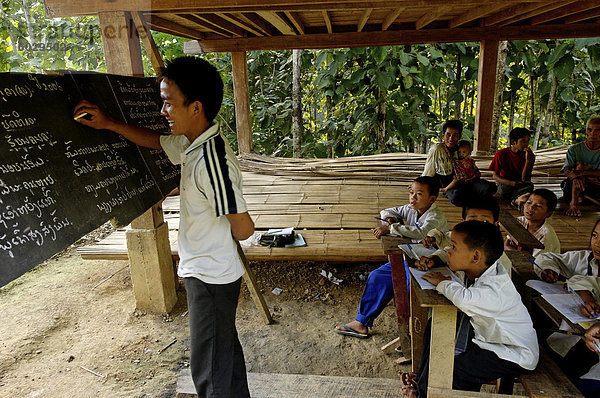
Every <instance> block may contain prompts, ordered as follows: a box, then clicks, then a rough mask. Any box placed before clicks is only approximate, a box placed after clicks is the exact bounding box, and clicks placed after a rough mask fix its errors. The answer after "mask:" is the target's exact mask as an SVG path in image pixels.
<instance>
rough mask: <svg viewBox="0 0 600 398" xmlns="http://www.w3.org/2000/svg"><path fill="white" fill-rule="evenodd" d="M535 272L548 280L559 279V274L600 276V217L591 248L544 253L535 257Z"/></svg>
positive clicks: (591, 237)
mask: <svg viewBox="0 0 600 398" xmlns="http://www.w3.org/2000/svg"><path fill="white" fill-rule="evenodd" d="M535 262H536V263H537V265H539V268H538V267H534V271H535V273H536V274H537V275H538V276H539V277H540V278H541V279H543V280H545V281H546V282H550V283H554V282H556V281H558V278H559V275H560V276H563V277H564V278H567V279H568V278H570V277H572V276H574V275H586V276H600V274H599V270H600V218H599V219H598V220H596V223H595V224H594V227H593V228H592V234H591V236H590V250H572V251H568V252H565V253H562V254H561V253H542V254H540V255H539V256H537V258H536V259H535Z"/></svg>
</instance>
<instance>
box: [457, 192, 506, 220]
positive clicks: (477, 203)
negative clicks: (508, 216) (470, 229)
mask: <svg viewBox="0 0 600 398" xmlns="http://www.w3.org/2000/svg"><path fill="white" fill-rule="evenodd" d="M470 209H481V210H489V211H491V212H492V216H493V217H494V222H497V221H498V218H499V217H500V206H498V201H497V200H496V199H495V198H493V197H490V198H485V199H479V200H475V199H474V200H472V201H471V202H468V203H467V204H465V205H464V206H463V208H462V218H463V220H464V219H465V218H467V212H468V211H469V210H470Z"/></svg>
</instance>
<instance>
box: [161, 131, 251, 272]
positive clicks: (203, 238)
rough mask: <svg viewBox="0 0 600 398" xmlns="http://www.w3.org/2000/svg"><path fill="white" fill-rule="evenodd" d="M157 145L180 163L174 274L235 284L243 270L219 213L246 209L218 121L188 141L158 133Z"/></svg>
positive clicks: (236, 169)
mask: <svg viewBox="0 0 600 398" xmlns="http://www.w3.org/2000/svg"><path fill="white" fill-rule="evenodd" d="M160 144H161V146H162V147H163V149H164V151H165V152H166V154H167V156H168V157H169V160H171V162H173V163H174V164H181V182H180V198H179V201H180V221H179V236H178V245H179V269H178V272H177V274H178V275H179V276H181V277H183V278H187V277H194V278H198V279H200V280H202V281H203V282H206V283H211V284H226V283H231V282H235V281H236V280H238V279H239V278H240V277H241V276H242V275H243V274H244V269H243V267H242V263H241V261H240V258H239V255H238V253H237V247H236V243H235V241H234V240H233V237H232V235H231V224H230V223H229V220H228V219H227V217H224V216H225V215H226V214H237V213H244V212H246V211H247V208H246V202H245V201H244V198H243V196H242V173H241V171H240V168H239V164H238V161H237V158H236V157H235V153H234V152H233V150H232V149H231V147H230V146H229V143H228V142H227V140H226V139H225V137H223V136H222V135H221V134H220V133H219V125H218V124H213V125H212V126H211V127H210V128H208V129H207V130H206V131H205V132H203V133H202V134H201V135H200V136H199V137H198V138H196V139H195V140H194V142H192V143H191V144H190V143H189V141H188V139H187V138H186V137H185V136H173V135H165V136H161V138H160Z"/></svg>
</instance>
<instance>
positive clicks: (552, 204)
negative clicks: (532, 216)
mask: <svg viewBox="0 0 600 398" xmlns="http://www.w3.org/2000/svg"><path fill="white" fill-rule="evenodd" d="M531 195H537V196H541V197H542V198H544V199H546V205H547V206H548V211H554V210H556V204H557V203H558V198H557V197H556V194H555V193H554V192H552V191H551V190H549V189H546V188H538V189H534V190H533V192H532V193H531Z"/></svg>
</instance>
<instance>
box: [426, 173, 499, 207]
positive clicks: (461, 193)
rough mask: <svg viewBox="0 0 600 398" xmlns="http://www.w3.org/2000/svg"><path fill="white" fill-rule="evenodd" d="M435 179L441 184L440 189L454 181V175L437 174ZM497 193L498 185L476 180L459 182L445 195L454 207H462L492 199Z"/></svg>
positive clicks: (479, 179) (480, 179)
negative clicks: (484, 199)
mask: <svg viewBox="0 0 600 398" xmlns="http://www.w3.org/2000/svg"><path fill="white" fill-rule="evenodd" d="M435 178H436V179H437V180H438V182H439V184H440V188H444V187H446V186H447V185H448V184H450V183H451V182H452V180H453V179H454V174H451V175H448V176H443V175H441V174H436V175H435ZM495 193H496V184H494V183H493V182H489V181H487V180H484V179H482V178H476V179H474V180H472V181H468V182H465V181H459V182H458V183H457V184H456V185H455V186H454V188H451V189H449V190H448V191H446V193H445V195H446V197H447V198H448V200H449V201H450V203H452V204H453V205H454V206H459V207H462V206H464V205H466V204H468V203H470V202H471V201H473V200H481V199H483V198H489V197H492V195H494V194H495Z"/></svg>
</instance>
